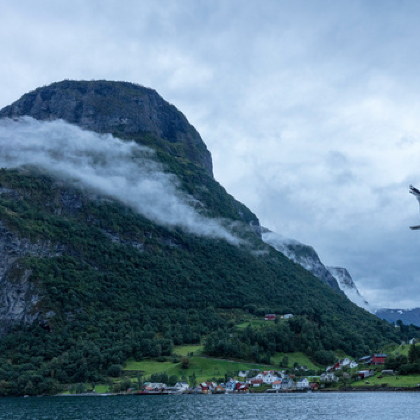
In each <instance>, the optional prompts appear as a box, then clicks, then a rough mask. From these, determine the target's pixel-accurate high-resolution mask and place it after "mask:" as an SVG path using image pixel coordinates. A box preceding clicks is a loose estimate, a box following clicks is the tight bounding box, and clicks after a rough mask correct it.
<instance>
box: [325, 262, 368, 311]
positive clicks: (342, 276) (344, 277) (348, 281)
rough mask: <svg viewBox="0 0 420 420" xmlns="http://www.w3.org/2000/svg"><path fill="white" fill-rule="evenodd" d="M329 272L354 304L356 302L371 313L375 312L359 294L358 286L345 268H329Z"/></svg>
mask: <svg viewBox="0 0 420 420" xmlns="http://www.w3.org/2000/svg"><path fill="white" fill-rule="evenodd" d="M327 270H328V271H329V272H330V273H331V274H332V275H333V276H334V278H335V279H336V280H337V281H338V284H339V286H340V289H341V290H342V291H343V292H344V293H345V295H346V296H347V297H348V298H349V299H350V300H351V301H352V302H354V303H355V304H356V305H357V306H360V307H361V308H364V309H366V310H367V311H369V312H372V311H373V309H372V308H371V306H370V305H369V303H368V302H367V301H366V300H365V299H364V298H363V296H362V295H361V294H360V293H359V290H358V289H357V286H356V284H355V283H354V281H353V279H352V278H351V276H350V273H349V272H348V271H347V270H346V269H345V268H341V267H327Z"/></svg>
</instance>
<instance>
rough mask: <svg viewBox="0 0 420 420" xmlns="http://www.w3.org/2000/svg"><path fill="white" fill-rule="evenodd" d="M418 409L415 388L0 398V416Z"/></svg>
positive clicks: (159, 417) (395, 413) (186, 416)
mask: <svg viewBox="0 0 420 420" xmlns="http://www.w3.org/2000/svg"><path fill="white" fill-rule="evenodd" d="M419 410H420V392H359V393H356V392H354V393H333V394H323V393H312V394H311V393H309V394H286V395H284V394H281V395H280V394H277V395H276V394H273V395H177V396H176V395H173V396H172V395H170V396H148V397H137V396H123V397H115V396H106V397H105V396H103V397H42V398H36V397H34V398H1V399H0V420H3V419H4V420H6V419H7V420H98V419H101V420H114V419H121V420H132V419H148V420H166V419H177V420H200V419H206V420H208V419H218V420H220V419H236V418H238V419H241V420H245V419H260V420H265V419H270V420H272V419H277V418H281V419H282V420H292V419H293V420H311V419H334V420H347V419H352V420H359V419H360V420H362V419H363V420H364V419H369V420H391V419H392V420H402V419H408V418H412V417H413V414H414V413H418V412H419ZM414 417H415V414H414Z"/></svg>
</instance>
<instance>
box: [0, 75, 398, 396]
mask: <svg viewBox="0 0 420 420" xmlns="http://www.w3.org/2000/svg"><path fill="white" fill-rule="evenodd" d="M0 168H1V169H0V383H1V384H2V385H1V387H0V394H1V395H22V394H28V395H32V394H38V393H52V392H56V391H57V390H58V389H62V387H63V386H65V384H68V383H80V382H98V381H106V380H107V379H106V376H107V374H108V369H109V368H111V367H113V366H114V367H115V365H122V364H123V363H124V362H125V360H127V359H128V358H135V359H137V360H140V359H142V358H145V357H156V358H160V359H161V358H165V357H168V356H170V355H171V353H172V349H173V346H174V345H180V344H189V343H199V342H203V343H205V350H206V352H207V353H208V354H212V355H215V356H223V357H234V358H238V359H248V360H255V361H258V362H261V361H265V362H269V361H270V357H271V356H272V355H273V354H274V353H275V352H276V351H277V352H280V351H282V352H288V351H294V350H299V351H304V352H306V353H307V354H309V355H311V356H313V357H316V355H317V354H318V355H319V354H322V353H323V352H328V351H330V350H335V349H341V350H343V351H345V352H346V353H347V354H349V355H359V354H364V353H366V352H368V351H369V350H370V349H372V350H373V349H377V348H380V346H382V345H383V344H384V343H385V342H388V341H389V340H396V339H397V336H396V332H395V331H394V329H392V328H390V326H389V324H388V323H386V322H385V321H380V320H378V318H376V317H375V316H373V315H371V314H369V313H367V312H366V311H364V310H362V309H360V308H358V307H357V306H356V305H354V304H353V303H352V302H350V301H349V300H348V299H347V298H346V297H345V296H344V294H343V293H341V292H340V291H338V289H337V287H335V290H334V289H333V288H332V287H330V285H328V286H327V285H326V284H323V282H321V281H319V279H318V278H316V277H314V276H313V274H311V273H310V272H309V271H307V270H306V269H304V268H303V267H301V266H300V265H298V264H295V263H294V262H293V261H290V260H289V259H288V258H286V257H285V256H284V255H283V254H282V253H281V252H278V251H277V250H275V249H274V248H273V247H272V246H270V245H269V244H267V243H265V242H264V241H263V240H262V239H261V228H260V225H259V222H258V218H257V216H256V215H255V214H253V213H252V212H251V211H250V210H249V209H248V208H247V207H246V206H245V205H243V204H242V203H240V202H238V201H237V200H235V199H234V197H232V196H231V195H229V194H228V193H227V192H226V191H225V189H224V188H223V187H222V186H221V185H220V184H219V183H218V182H217V181H216V180H215V179H214V176H213V173H212V162H211V155H210V153H209V151H208V150H207V147H206V146H205V144H204V142H203V141H202V139H201V137H200V136H199V134H198V133H197V131H196V130H195V129H194V127H192V126H191V125H190V124H189V123H188V121H187V120H186V118H185V116H184V115H183V114H182V113H181V112H179V111H178V110H177V109H176V108H175V107H174V106H173V105H170V104H169V103H167V102H166V101H165V100H163V99H162V98H161V97H160V96H159V95H158V94H157V93H156V92H155V91H154V90H152V89H148V88H145V87H142V86H139V85H135V84H131V83H126V82H110V81H89V82H85V81H68V80H67V81H63V82H58V83H53V84H51V85H50V86H45V87H42V88H38V89H36V90H34V91H33V92H30V93H28V94H25V95H23V97H22V98H20V99H19V100H17V101H16V102H14V103H13V104H11V105H10V106H8V107H6V108H4V109H3V110H1V111H0ZM329 279H330V280H327V282H328V281H332V284H335V283H334V281H333V280H331V278H330V277H329ZM265 313H278V314H283V313H292V314H294V317H293V318H291V319H290V320H287V321H284V322H279V323H276V324H274V323H272V324H267V325H265V326H264V327H262V328H257V329H255V328H254V327H251V326H250V327H247V328H246V329H243V328H239V327H238V325H239V324H241V323H243V322H244V320H245V319H249V317H250V316H253V317H255V318H259V317H261V318H262V317H263V316H264V314H265ZM114 371H115V369H114Z"/></svg>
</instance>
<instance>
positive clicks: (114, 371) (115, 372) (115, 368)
mask: <svg viewBox="0 0 420 420" xmlns="http://www.w3.org/2000/svg"><path fill="white" fill-rule="evenodd" d="M121 372H122V368H121V365H111V366H110V367H109V368H108V370H107V371H106V373H107V375H108V376H112V377H113V378H119V377H120V376H121Z"/></svg>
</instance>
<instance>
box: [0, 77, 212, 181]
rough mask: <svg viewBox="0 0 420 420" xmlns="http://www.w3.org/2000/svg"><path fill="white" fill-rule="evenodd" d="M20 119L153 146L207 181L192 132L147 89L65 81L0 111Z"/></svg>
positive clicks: (206, 163)
mask: <svg viewBox="0 0 420 420" xmlns="http://www.w3.org/2000/svg"><path fill="white" fill-rule="evenodd" d="M23 115H28V116H31V117H33V118H35V119H38V120H54V119H63V120H65V121H67V122H69V123H73V124H77V125H78V126H80V127H83V128H85V129H88V130H91V131H95V132H98V133H111V134H115V135H117V136H118V137H120V138H127V139H133V140H136V141H139V142H140V143H143V144H147V145H156V144H159V145H160V147H161V148H162V149H164V150H166V151H167V152H168V153H171V154H172V155H178V156H179V157H180V158H182V157H183V156H186V157H187V158H188V159H189V160H190V161H192V162H194V163H196V164H198V165H200V166H201V167H202V168H203V169H204V170H205V171H206V173H207V174H208V175H210V176H213V173H212V160H211V155H210V152H209V151H208V150H207V147H206V145H205V144H204V142H203V141H202V139H201V137H200V135H199V134H198V132H197V131H196V130H195V128H194V127H193V126H191V125H190V124H189V123H188V121H187V119H186V118H185V116H184V115H183V114H182V113H181V112H179V111H178V110H177V109H176V108H175V107H174V106H173V105H170V104H169V103H168V102H166V101H164V100H163V99H162V97H161V96H159V95H158V94H157V92H156V91H154V90H153V89H148V88H145V87H142V86H139V85H135V84H132V83H126V82H109V81H91V82H87V81H80V82H78V81H70V80H68V81H63V82H58V83H53V84H51V85H49V86H44V87H41V88H38V89H36V90H34V91H33V92H30V93H27V94H25V95H23V96H22V98H20V99H19V100H18V101H16V102H14V103H13V104H11V105H10V106H7V107H5V108H4V109H2V110H1V111H0V118H5V117H9V118H16V117H19V116H23Z"/></svg>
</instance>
